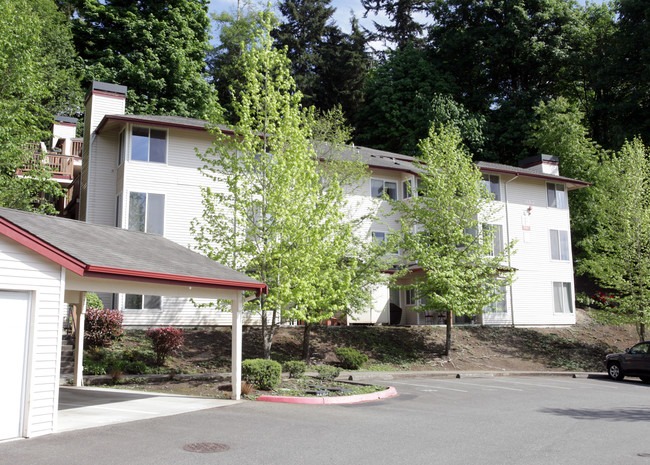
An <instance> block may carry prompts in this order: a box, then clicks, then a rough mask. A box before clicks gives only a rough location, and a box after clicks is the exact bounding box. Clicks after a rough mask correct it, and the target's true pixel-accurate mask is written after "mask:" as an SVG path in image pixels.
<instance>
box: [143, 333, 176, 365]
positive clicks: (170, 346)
mask: <svg viewBox="0 0 650 465" xmlns="http://www.w3.org/2000/svg"><path fill="white" fill-rule="evenodd" d="M145 334H146V336H147V337H148V338H149V339H150V340H151V345H153V350H154V352H156V362H157V363H158V364H159V365H163V364H164V363H165V359H166V358H167V357H169V356H170V355H171V354H173V353H174V352H176V351H178V350H179V349H180V348H181V347H183V339H184V335H183V330H182V329H180V328H173V327H171V326H169V327H167V328H152V329H148V330H147V332H146V333H145Z"/></svg>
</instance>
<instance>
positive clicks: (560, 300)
mask: <svg viewBox="0 0 650 465" xmlns="http://www.w3.org/2000/svg"><path fill="white" fill-rule="evenodd" d="M553 308H554V310H555V313H573V297H572V295H571V283H564V282H553Z"/></svg>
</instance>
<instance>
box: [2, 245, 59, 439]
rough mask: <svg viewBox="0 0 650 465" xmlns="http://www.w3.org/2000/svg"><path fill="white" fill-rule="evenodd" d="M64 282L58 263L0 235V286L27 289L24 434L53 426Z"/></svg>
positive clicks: (56, 395)
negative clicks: (29, 294) (28, 335)
mask: <svg viewBox="0 0 650 465" xmlns="http://www.w3.org/2000/svg"><path fill="white" fill-rule="evenodd" d="M64 286H65V278H64V274H63V273H62V271H61V267H60V266H58V265H56V264H54V263H52V262H50V261H49V260H46V259H44V258H43V257H41V256H40V255H38V254H36V253H34V252H32V251H30V250H28V249H27V248H25V247H23V246H21V245H19V244H17V243H16V242H14V241H12V240H11V239H8V238H5V237H0V289H3V290H22V291H31V292H32V301H33V302H32V314H31V338H30V341H29V362H28V366H29V369H28V376H27V388H26V393H27V405H28V408H27V412H26V413H27V415H26V428H25V436H27V437H30V436H37V435H41V434H46V433H51V432H53V431H54V429H55V428H56V412H57V407H58V392H59V391H58V389H59V368H60V363H61V362H60V353H61V336H62V334H61V331H62V329H61V328H62V318H63V316H64V314H65V313H64V304H63V295H64ZM5 381H6V382H18V381H19V380H5Z"/></svg>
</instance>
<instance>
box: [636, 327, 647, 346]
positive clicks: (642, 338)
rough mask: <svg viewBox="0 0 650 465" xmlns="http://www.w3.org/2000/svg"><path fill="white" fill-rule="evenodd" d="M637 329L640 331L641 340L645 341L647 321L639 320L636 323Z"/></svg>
mask: <svg viewBox="0 0 650 465" xmlns="http://www.w3.org/2000/svg"><path fill="white" fill-rule="evenodd" d="M636 331H637V333H639V341H640V342H643V341H645V323H643V322H639V323H637V325H636Z"/></svg>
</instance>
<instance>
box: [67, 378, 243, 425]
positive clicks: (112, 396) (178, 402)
mask: <svg viewBox="0 0 650 465" xmlns="http://www.w3.org/2000/svg"><path fill="white" fill-rule="evenodd" d="M239 402H241V401H234V400H230V399H210V398H208V397H188V396H178V395H173V394H159V393H151V392H136V391H127V390H118V389H102V388H91V387H82V388H78V387H61V388H60V389H59V422H58V427H57V429H56V430H57V432H63V431H73V430H79V429H85V428H93V427H96V426H106V425H112V424H116V423H125V422H129V421H136V420H145V419H150V418H156V417H165V416H169V415H178V414H180V413H188V412H195V411H197V410H205V409H211V408H215V407H224V406H227V405H234V404H237V403H239Z"/></svg>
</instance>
